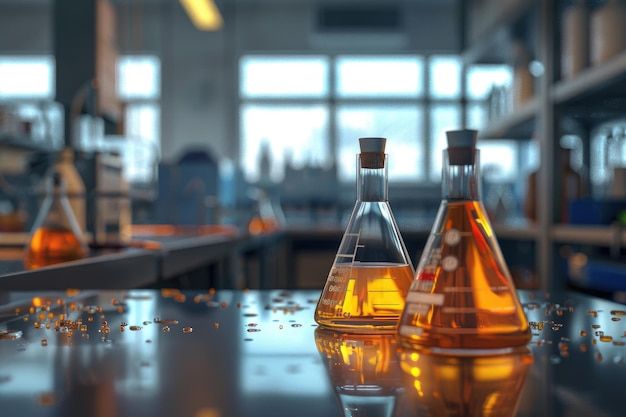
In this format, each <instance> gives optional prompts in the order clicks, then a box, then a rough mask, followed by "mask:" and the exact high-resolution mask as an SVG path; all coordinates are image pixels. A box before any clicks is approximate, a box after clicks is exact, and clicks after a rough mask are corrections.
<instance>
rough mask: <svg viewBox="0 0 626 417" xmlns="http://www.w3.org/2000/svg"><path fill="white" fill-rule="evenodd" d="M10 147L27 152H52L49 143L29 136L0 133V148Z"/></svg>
mask: <svg viewBox="0 0 626 417" xmlns="http://www.w3.org/2000/svg"><path fill="white" fill-rule="evenodd" d="M2 148H12V149H18V150H22V151H29V152H53V151H54V148H53V147H52V146H50V145H49V144H45V143H37V142H34V141H33V140H32V139H30V138H18V137H14V136H8V135H4V134H0V149H2Z"/></svg>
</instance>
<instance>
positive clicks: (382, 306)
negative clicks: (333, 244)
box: [315, 138, 413, 333]
mask: <svg viewBox="0 0 626 417" xmlns="http://www.w3.org/2000/svg"><path fill="white" fill-rule="evenodd" d="M359 142H360V146H361V153H360V154H359V155H358V156H357V176H358V181H357V196H358V197H357V201H356V204H355V206H354V210H353V211H352V215H351V217H350V220H349V221H348V226H347V228H346V231H345V233H344V235H343V239H342V240H341V244H340V245H339V250H338V251H337V255H336V257H335V261H334V263H333V266H332V268H331V270H330V273H329V275H328V278H327V280H326V285H325V287H324V291H323V292H322V295H321V297H320V299H319V301H318V303H317V308H316V310H315V321H317V322H318V323H319V324H320V325H322V326H326V327H331V328H337V329H341V330H343V331H351V332H361V333H369V332H378V331H390V332H393V331H395V328H396V326H397V323H398V319H399V318H400V313H401V312H402V309H403V308H404V299H405V297H406V294H407V292H408V289H409V286H410V284H411V281H412V280H413V266H412V265H411V260H410V258H409V256H408V254H407V252H406V248H405V247H404V242H403V241H402V237H401V236H400V232H399V230H398V226H397V225H396V222H395V220H394V217H393V215H392V213H391V207H390V206H389V202H388V200H387V157H386V155H385V143H386V139H384V138H361V139H359Z"/></svg>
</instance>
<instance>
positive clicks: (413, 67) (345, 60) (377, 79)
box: [336, 56, 423, 97]
mask: <svg viewBox="0 0 626 417" xmlns="http://www.w3.org/2000/svg"><path fill="white" fill-rule="evenodd" d="M336 68H337V69H336V71H337V83H336V91H337V95H338V96H339V97H417V96H419V95H421V94H422V93H423V88H422V84H423V83H422V79H423V75H422V72H423V62H422V59H420V58H418V57H376V56H374V57H372V56H344V57H338V58H337V61H336Z"/></svg>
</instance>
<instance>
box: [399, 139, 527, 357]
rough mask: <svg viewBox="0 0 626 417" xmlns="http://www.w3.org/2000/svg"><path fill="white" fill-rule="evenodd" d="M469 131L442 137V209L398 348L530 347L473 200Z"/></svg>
mask: <svg viewBox="0 0 626 417" xmlns="http://www.w3.org/2000/svg"><path fill="white" fill-rule="evenodd" d="M476 135H477V132H476V131H475V130H458V131H450V132H447V138H448V149H446V150H444V167H443V182H442V185H443V201H442V202H441V205H440V206H439V212H438V213H437V217H436V219H435V223H434V225H433V228H432V230H431V233H430V236H429V238H428V241H427V242H426V247H425V248H424V252H423V253H422V257H421V259H420V263H419V266H418V268H417V276H416V280H415V281H414V282H413V283H412V285H411V291H410V292H409V294H408V296H407V299H406V302H407V303H406V307H405V309H404V312H403V315H402V319H401V321H400V326H399V334H400V336H401V339H402V341H403V344H406V345H411V346H416V347H428V348H431V349H433V350H447V351H454V350H459V349H460V350H466V349H476V350H482V349H504V348H509V347H511V346H517V345H525V344H526V343H527V342H528V341H529V340H530V331H529V327H528V321H527V319H526V316H525V314H524V310H523V309H522V306H521V305H520V302H519V300H518V298H517V293H516V291H515V287H514V285H513V282H512V280H511V276H510V273H509V270H508V268H507V266H506V263H505V262H504V258H503V257H502V254H501V252H500V247H499V246H498V241H497V239H496V236H495V234H494V232H493V229H492V228H491V224H490V222H489V219H488V218H487V215H486V214H485V208H484V207H483V204H482V202H481V197H480V175H479V152H478V150H477V149H476Z"/></svg>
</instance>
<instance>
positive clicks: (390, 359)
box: [315, 328, 402, 417]
mask: <svg viewBox="0 0 626 417" xmlns="http://www.w3.org/2000/svg"><path fill="white" fill-rule="evenodd" d="M315 344H316V345H317V350H318V351H319V352H320V354H321V355H322V359H324V361H325V362H326V367H327V368H328V373H329V376H330V380H331V383H332V384H333V386H334V388H335V392H336V393H337V396H338V397H339V401H340V403H341V408H342V411H343V412H344V414H345V415H346V416H380V417H390V416H391V415H393V411H394V407H395V405H396V399H397V396H398V395H399V393H400V392H401V387H402V376H401V372H400V368H399V367H398V359H397V356H396V339H395V337H394V336H393V335H382V334H376V335H374V334H371V335H357V334H346V333H339V332H336V331H332V330H326V329H323V328H319V329H317V330H316V331H315Z"/></svg>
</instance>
